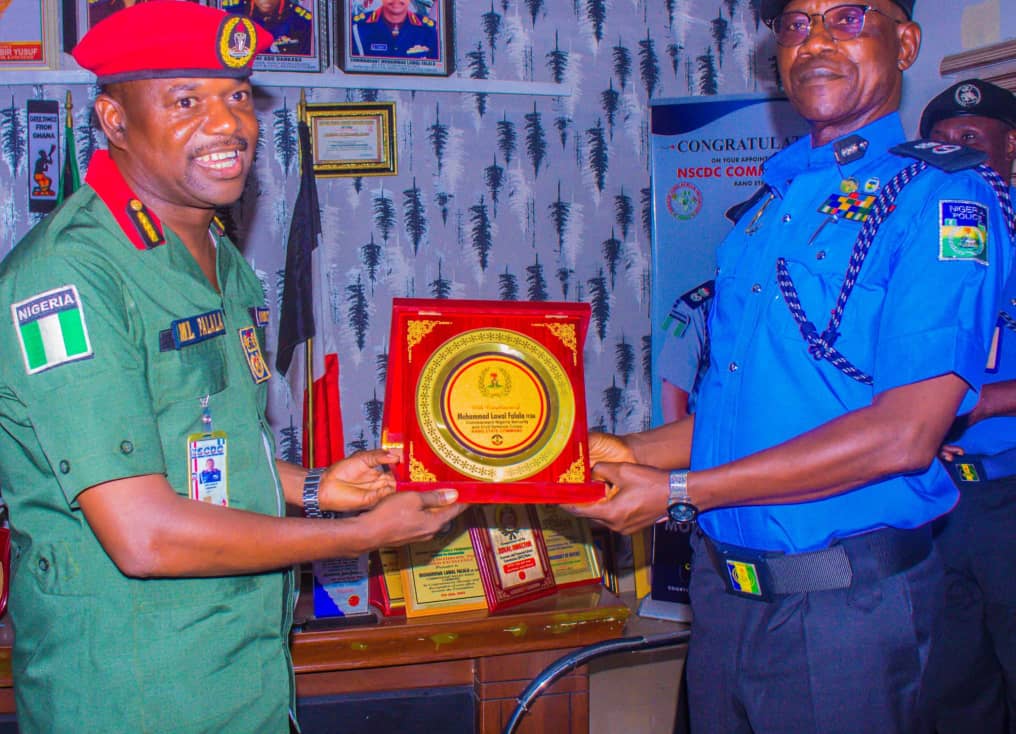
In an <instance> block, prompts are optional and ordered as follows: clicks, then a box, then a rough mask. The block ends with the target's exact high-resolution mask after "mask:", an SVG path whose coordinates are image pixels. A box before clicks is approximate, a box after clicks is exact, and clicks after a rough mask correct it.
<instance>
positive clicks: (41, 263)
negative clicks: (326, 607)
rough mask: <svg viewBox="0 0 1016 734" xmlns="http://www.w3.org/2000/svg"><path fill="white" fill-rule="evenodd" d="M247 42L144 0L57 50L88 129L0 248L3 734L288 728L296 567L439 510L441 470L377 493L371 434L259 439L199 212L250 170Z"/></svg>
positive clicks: (220, 241)
mask: <svg viewBox="0 0 1016 734" xmlns="http://www.w3.org/2000/svg"><path fill="white" fill-rule="evenodd" d="M153 29H156V30H157V31H158V32H157V33H153V32H152V31H153ZM270 43H271V36H270V35H269V34H268V33H267V32H266V31H265V30H264V29H263V28H260V27H259V26H257V25H255V24H254V23H253V22H252V21H251V20H250V19H249V18H246V17H243V16H236V15H229V14H226V13H224V12H223V11H222V10H218V9H215V8H212V7H208V6H205V5H199V4H197V3H182V2H175V1H174V0H152V2H148V3H144V4H140V5H136V6H134V7H132V8H127V9H125V10H122V11H120V12H118V13H116V14H114V15H112V16H111V17H110V18H108V19H107V20H105V21H103V22H102V23H100V24H98V25H96V26H95V27H94V28H92V29H91V30H90V31H89V32H88V33H87V34H86V35H85V36H84V38H83V39H82V40H81V42H80V43H79V44H78V46H77V47H76V48H75V49H74V51H73V54H74V58H75V59H76V60H77V61H78V63H79V64H81V66H83V67H84V68H86V69H88V70H90V71H93V72H94V73H95V74H96V76H97V77H98V79H97V82H98V85H99V87H100V93H99V94H98V96H97V97H96V98H95V103H94V104H95V116H96V119H97V120H98V121H99V124H100V125H101V126H102V130H103V132H104V134H105V136H106V138H107V140H108V143H109V149H108V150H103V151H97V152H96V153H95V154H94V156H93V158H92V161H91V163H90V165H89V168H88V176H87V178H86V185H85V186H83V187H82V188H81V189H79V190H78V191H77V192H75V194H74V195H73V196H72V197H70V198H69V199H68V200H67V201H66V202H65V203H64V204H63V205H62V207H61V208H59V209H57V210H56V211H54V212H53V213H52V214H50V215H49V216H48V217H47V218H46V219H44V220H43V221H42V222H41V223H40V224H38V225H37V226H36V227H35V228H33V229H32V231H31V232H29V234H28V235H26V237H25V238H24V239H23V240H22V241H21V242H20V243H19V244H18V245H17V246H16V247H15V248H14V249H13V250H12V251H11V253H10V254H9V255H8V256H7V258H6V259H5V260H4V261H3V264H2V265H0V306H2V309H0V310H2V312H3V313H4V314H6V315H7V316H6V317H5V319H4V320H3V321H2V322H0V489H2V493H3V496H4V499H5V500H7V502H8V503H9V505H10V514H11V525H12V531H13V538H12V542H13V555H14V559H15V560H14V563H13V565H14V571H13V583H12V585H11V592H10V614H11V620H12V622H13V627H14V632H15V641H14V652H13V661H12V669H13V677H14V690H15V697H16V702H17V709H18V726H19V729H20V731H21V732H22V734H71V733H74V734H76V733H77V732H142V731H143V732H170V731H172V732H187V733H188V734H195V733H197V732H216V733H218V732H242V733H243V734H248V733H251V732H258V734H262V733H263V734H269V733H274V734H288V732H289V731H290V719H291V717H292V716H293V712H295V710H296V708H295V690H294V685H293V670H292V664H291V660H290V655H289V632H290V626H291V623H292V618H293V617H292V615H293V608H292V605H293V598H294V597H293V589H294V587H293V584H294V578H293V573H292V570H291V569H292V567H293V565H294V564H296V563H299V562H301V561H308V560H318V559H327V558H335V557H338V556H355V555H358V554H361V553H364V552H367V551H368V550H369V549H372V548H375V547H378V546H381V545H385V546H387V545H400V544H402V543H405V542H409V541H413V540H416V539H422V538H429V537H431V536H432V535H433V534H434V533H435V532H437V531H438V530H439V529H440V528H441V527H442V526H443V525H444V524H445V523H446V522H448V521H449V520H450V519H451V518H453V517H454V516H455V515H457V514H458V512H459V510H460V507H451V506H445V505H447V504H448V503H450V502H453V501H454V500H455V496H456V495H455V493H454V492H453V491H437V492H431V493H426V494H420V495H418V494H416V493H413V492H403V493H398V494H394V487H393V481H392V479H391V475H390V474H387V473H384V472H382V471H381V469H383V468H384V465H386V464H391V463H393V462H394V461H397V460H398V456H397V455H393V454H389V453H388V452H386V451H381V450H376V451H371V452H364V453H359V454H355V455H353V456H352V457H350V458H348V459H346V460H343V461H340V462H338V463H337V464H335V465H333V466H332V467H329V468H328V469H315V470H311V471H309V472H308V471H307V470H305V469H302V468H301V467H298V466H295V465H292V464H287V463H285V462H281V461H278V460H277V459H275V456H274V450H273V447H274V439H273V437H272V435H271V432H270V429H269V428H268V421H267V418H266V415H265V406H266V397H267V387H268V385H267V380H268V378H269V377H270V373H269V372H268V369H267V366H266V360H265V359H264V354H263V351H262V347H263V345H264V330H263V324H264V323H265V321H266V319H267V315H268V314H267V310H266V309H265V304H264V296H263V293H262V291H261V287H260V284H259V282H258V280H257V277H256V276H255V274H254V272H253V270H252V269H251V267H250V266H249V265H248V264H247V262H246V261H245V260H244V259H243V257H242V255H241V254H240V253H239V251H238V250H237V249H236V247H235V246H234V245H233V244H232V242H230V241H229V239H228V238H227V237H226V236H225V234H224V232H223V229H222V227H221V226H220V225H219V224H218V223H217V222H216V220H215V219H214V211H215V208H216V207H219V206H227V205H229V204H231V203H232V202H233V201H235V200H236V199H237V198H238V197H239V196H240V194H241V192H242V191H243V187H244V181H245V180H246V178H247V175H248V174H249V173H250V171H251V167H252V165H253V157H254V147H255V142H256V140H257V134H258V126H257V118H256V117H255V114H254V103H253V94H252V88H251V85H250V81H249V76H250V73H251V63H252V61H253V58H254V55H255V54H256V53H260V52H263V51H264V50H265V49H266V48H268V46H269V44H270ZM205 457H213V458H215V460H216V462H217V466H218V468H219V470H220V477H219V481H217V482H207V483H205V482H201V477H200V471H201V467H202V465H203V463H204V458H205ZM287 504H288V505H292V506H295V507H300V506H301V505H302V506H303V508H304V514H305V515H306V517H286V516H285V514H286V505H287ZM223 505H225V506H223ZM322 510H329V511H348V510H367V511H366V512H363V513H362V514H359V515H358V516H356V517H354V518H350V519H342V520H340V519H323V518H322V517H321V515H322Z"/></svg>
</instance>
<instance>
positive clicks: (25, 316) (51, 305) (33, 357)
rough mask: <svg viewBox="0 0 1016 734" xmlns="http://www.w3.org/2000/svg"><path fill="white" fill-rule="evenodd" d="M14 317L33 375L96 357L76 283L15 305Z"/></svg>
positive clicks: (37, 295) (22, 352) (29, 372)
mask: <svg viewBox="0 0 1016 734" xmlns="http://www.w3.org/2000/svg"><path fill="white" fill-rule="evenodd" d="M11 317H12V318H13V320H14V328H15V330H16V331H17V333H18V341H19V343H20V344H21V354H22V356H24V358H25V369H26V370H27V372H28V374H30V375H34V374H35V373H36V372H42V371H44V370H48V369H50V368H51V367H56V366H58V365H61V364H67V363H68V362H76V361H77V360H79V359H88V358H89V357H91V356H92V344H91V342H90V341H89V339H88V327H87V326H86V325H85V313H84V310H83V309H82V308H81V297H80V296H79V295H78V289H77V288H75V287H74V286H73V285H65V286H61V287H60V288H54V289H53V290H51V291H46V292H45V293H38V294H36V295H34V296H32V297H31V298H29V299H27V300H24V301H19V302H18V303H14V304H12V305H11Z"/></svg>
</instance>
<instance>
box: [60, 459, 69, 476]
mask: <svg viewBox="0 0 1016 734" xmlns="http://www.w3.org/2000/svg"><path fill="white" fill-rule="evenodd" d="M70 470H71V462H69V461H67V459H60V473H61V474H69V473H70Z"/></svg>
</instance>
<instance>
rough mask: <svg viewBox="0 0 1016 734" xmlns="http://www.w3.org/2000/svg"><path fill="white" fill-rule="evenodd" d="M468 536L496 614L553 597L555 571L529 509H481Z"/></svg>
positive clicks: (504, 506)
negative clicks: (549, 596)
mask: <svg viewBox="0 0 1016 734" xmlns="http://www.w3.org/2000/svg"><path fill="white" fill-rule="evenodd" d="M472 512H473V514H474V517H475V518H476V519H475V521H474V524H473V527H472V528H470V531H469V534H470V536H471V538H472V541H473V550H474V551H475V552H476V562H477V564H478V565H479V567H480V576H481V578H482V579H483V592H484V594H486V597H487V608H488V609H490V611H492V612H496V611H498V610H500V609H504V608H505V607H510V606H514V605H516V604H522V603H523V602H527V601H531V600H532V599H539V598H540V597H543V596H548V595H550V594H553V593H554V591H555V589H556V585H555V583H554V571H553V569H551V567H550V557H549V555H548V553H547V546H546V544H545V543H544V541H543V533H542V532H541V531H540V525H539V523H538V522H537V521H536V517H535V516H534V514H533V510H532V508H531V507H529V506H527V505H508V504H497V505H480V506H478V507H475V508H473V510H472Z"/></svg>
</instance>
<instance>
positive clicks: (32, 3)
mask: <svg viewBox="0 0 1016 734" xmlns="http://www.w3.org/2000/svg"><path fill="white" fill-rule="evenodd" d="M0 6H2V9H0V18H2V22H0V71H14V70H19V69H56V68H58V61H57V58H56V57H57V48H58V44H57V33H58V28H59V18H58V17H57V4H56V0H10V2H8V3H0Z"/></svg>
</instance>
